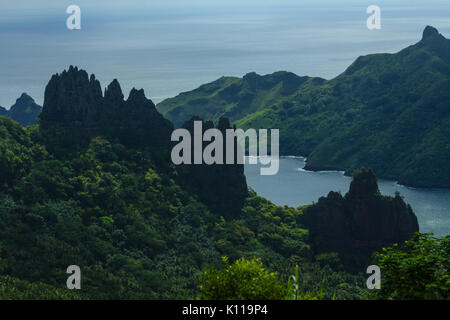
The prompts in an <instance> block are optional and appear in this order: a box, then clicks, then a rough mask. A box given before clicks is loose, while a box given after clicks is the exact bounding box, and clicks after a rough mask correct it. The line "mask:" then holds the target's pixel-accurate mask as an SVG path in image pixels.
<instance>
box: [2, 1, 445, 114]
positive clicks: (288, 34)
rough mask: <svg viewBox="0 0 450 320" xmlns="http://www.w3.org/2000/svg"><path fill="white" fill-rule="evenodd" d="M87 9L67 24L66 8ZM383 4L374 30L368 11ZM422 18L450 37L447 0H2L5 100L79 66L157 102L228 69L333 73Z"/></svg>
mask: <svg viewBox="0 0 450 320" xmlns="http://www.w3.org/2000/svg"><path fill="white" fill-rule="evenodd" d="M72 4H76V5H78V6H79V7H80V8H81V13H82V19H81V26H82V27H81V30H68V29H67V27H66V19H67V17H68V14H67V13H66V8H67V7H68V6H69V5H72ZM372 4H377V5H379V6H380V8H381V17H382V28H381V29H380V30H368V29H367V27H366V19H367V17H368V14H367V13H366V8H367V7H368V6H369V5H372ZM426 25H433V26H435V27H436V28H438V29H439V31H440V32H441V33H442V34H443V35H444V36H446V37H447V38H448V37H449V36H450V1H448V0H445V1H442V0H429V1H415V0H409V1H408V0H389V1H387V0H383V1H364V0H342V1H330V0H315V1H312V0H311V1H294V0H227V1H222V0H220V1H215V0H191V1H187V0H152V1H144V0H140V1H139V0H114V1H106V0H95V1H92V0H71V1H66V0H43V1H42V0H36V1H30V0H26V1H25V0H14V1H5V0H3V1H2V2H1V4H0V105H1V106H3V107H6V108H9V107H10V106H11V105H12V104H13V103H14V101H15V100H16V99H17V98H18V97H19V96H20V95H21V93H22V92H27V93H28V94H30V95H31V96H32V97H33V98H35V100H36V102H37V103H39V104H42V103H43V98H44V90H45V86H46V84H47V82H48V80H49V79H50V77H51V75H52V74H54V73H58V72H62V71H63V70H64V69H67V68H68V67H69V66H70V65H77V66H79V67H80V68H83V69H85V70H86V71H87V72H89V73H94V74H95V75H96V76H97V78H99V79H100V81H101V83H102V86H103V87H106V86H107V85H108V84H109V83H110V82H111V81H112V80H113V79H114V78H117V79H118V80H119V82H120V83H121V85H122V88H123V91H124V94H125V95H127V94H128V92H129V90H130V89H131V88H132V87H137V88H144V90H145V91H146V93H147V96H148V97H150V98H151V99H152V100H154V101H155V102H159V101H161V100H163V99H165V98H168V97H172V96H175V95H177V94H178V93H180V92H183V91H188V90H192V89H195V88H196V87H198V86H199V85H201V84H203V83H206V82H210V81H213V80H215V79H217V78H219V77H221V76H223V75H227V76H243V75H245V74H246V73H248V72H252V71H255V72H257V73H260V74H267V73H272V72H275V71H279V70H286V71H292V72H294V73H297V74H299V75H310V76H320V77H324V78H327V79H330V78H333V77H335V76H337V75H338V74H339V73H341V72H343V71H344V70H345V69H346V68H347V67H348V66H349V65H350V64H351V63H352V61H354V60H355V59H356V58H357V57H358V56H359V55H366V54H371V53H377V52H390V53H393V52H397V51H399V50H401V49H402V48H404V47H406V46H408V45H411V44H413V43H415V42H417V41H419V40H420V37H421V33H422V31H423V29H424V28H425V26H426Z"/></svg>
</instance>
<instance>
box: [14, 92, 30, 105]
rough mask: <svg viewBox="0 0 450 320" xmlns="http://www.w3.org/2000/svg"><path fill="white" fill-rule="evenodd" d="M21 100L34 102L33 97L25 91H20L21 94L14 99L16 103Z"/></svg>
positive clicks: (21, 101)
mask: <svg viewBox="0 0 450 320" xmlns="http://www.w3.org/2000/svg"><path fill="white" fill-rule="evenodd" d="M23 102H27V103H28V102H31V103H34V99H33V98H32V97H30V96H29V95H28V94H27V93H25V92H24V93H22V94H21V96H20V97H19V98H18V99H17V100H16V104H18V103H23Z"/></svg>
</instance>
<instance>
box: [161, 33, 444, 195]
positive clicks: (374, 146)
mask: <svg viewBox="0 0 450 320" xmlns="http://www.w3.org/2000/svg"><path fill="white" fill-rule="evenodd" d="M280 74H284V75H285V77H286V79H297V81H298V82H297V83H296V84H295V85H293V86H292V87H290V88H289V87H288V86H286V85H285V82H289V81H288V80H285V79H281V80H280V79H279V75H280ZM250 75H251V76H250V78H248V77H247V75H246V76H245V77H244V78H242V79H240V78H237V79H236V78H233V79H232V80H227V81H225V80H221V81H220V82H217V81H216V82H213V83H210V84H206V85H203V86H202V87H200V88H198V89H195V90H193V91H191V92H188V93H184V94H183V96H177V97H175V98H171V99H167V100H165V101H163V102H161V103H160V104H158V106H157V108H158V109H159V110H160V111H161V112H162V113H163V114H164V115H165V116H166V117H168V118H169V119H170V120H171V121H173V122H174V123H175V125H176V124H177V123H178V121H179V118H180V117H183V116H187V115H191V114H194V113H196V114H194V115H198V116H200V117H202V118H205V119H211V120H216V119H217V117H218V116H222V115H225V116H227V117H229V118H230V119H231V120H232V121H233V122H234V123H235V124H236V125H237V126H238V127H241V128H244V129H246V128H255V129H258V128H279V129H280V153H281V154H283V155H299V156H306V157H307V158H308V163H307V169H309V170H328V169H340V170H345V171H346V173H347V174H349V175H350V174H351V173H352V172H353V171H354V170H356V169H358V168H359V167H362V166H365V167H371V168H373V169H374V170H375V172H376V174H377V176H378V177H380V178H385V179H392V180H397V181H398V182H399V183H401V184H404V185H408V186H413V187H426V188H430V187H432V188H445V187H447V188H448V187H450V167H449V166H448V164H447V162H446V159H449V158H450V138H449V137H450V129H449V128H450V108H449V107H448V106H449V105H450V93H448V92H450V91H449V90H448V87H449V86H450V40H448V39H446V38H445V37H444V36H442V35H441V34H440V33H439V32H438V30H437V29H436V28H433V27H430V26H428V27H426V28H425V29H424V31H423V34H422V38H421V40H420V41H419V42H417V43H416V44H414V45H411V46H409V47H407V48H405V49H403V50H401V51H399V52H397V53H393V54H371V55H367V56H361V57H359V58H357V59H356V60H355V62H353V63H352V64H351V65H350V66H349V67H348V68H347V69H346V70H345V71H344V72H343V73H342V74H340V75H338V76H337V77H335V78H333V79H331V80H325V79H321V78H311V77H306V78H305V77H299V76H296V75H294V74H292V75H291V74H290V73H283V72H281V73H278V80H279V81H278V82H275V83H274V82H270V81H267V80H268V79H272V80H273V79H275V78H276V76H275V74H272V75H266V76H257V75H256V76H255V74H250ZM255 78H258V79H259V83H258V81H256V80H255ZM221 79H228V78H221ZM298 79H303V80H302V81H300V80H298ZM249 80H251V83H253V84H256V86H255V85H254V86H253V87H252V86H251V83H250V82H249ZM267 82H269V83H271V85H272V86H271V87H270V88H269V89H268V87H267ZM291 83H292V82H291ZM265 84H266V86H264V85H265ZM205 88H209V89H210V91H209V92H206V93H205ZM283 88H285V89H286V88H288V90H284V91H283V90H282V89H283ZM225 93H230V94H229V95H228V96H227V95H226V94H225ZM199 101H200V102H201V103H198V102H199ZM208 108H211V109H210V110H209V109H208ZM211 110H212V111H213V112H211ZM247 111H248V112H249V113H247V114H245V113H246V112H247Z"/></svg>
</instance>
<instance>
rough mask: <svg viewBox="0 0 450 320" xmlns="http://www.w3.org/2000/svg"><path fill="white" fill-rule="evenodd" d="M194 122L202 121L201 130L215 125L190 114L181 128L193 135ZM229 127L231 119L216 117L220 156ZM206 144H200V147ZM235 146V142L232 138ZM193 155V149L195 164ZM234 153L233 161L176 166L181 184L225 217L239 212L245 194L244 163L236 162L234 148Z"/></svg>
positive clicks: (237, 214) (230, 217)
mask: <svg viewBox="0 0 450 320" xmlns="http://www.w3.org/2000/svg"><path fill="white" fill-rule="evenodd" d="M194 121H202V129H203V132H205V131H206V130H208V129H211V128H214V124H213V122H212V121H203V120H202V119H200V118H199V117H193V118H192V119H191V120H189V121H187V122H186V123H185V124H184V125H183V128H185V129H187V130H188V131H189V132H190V133H191V136H192V137H193V132H194ZM230 128H231V126H230V121H229V120H228V119H227V118H224V117H222V118H220V119H219V123H218V125H217V129H219V130H220V131H221V132H222V134H223V137H224V151H223V155H225V154H226V153H225V147H226V146H225V145H226V144H225V130H226V129H230ZM209 143H210V142H206V143H203V149H204V148H205V146H206V145H208V144H209ZM235 146H237V141H235ZM192 148H193V143H192ZM203 149H202V150H203ZM193 154H194V152H193V149H192V152H191V158H192V159H191V163H194V162H193V160H194V159H193ZM234 154H235V162H234V163H235V164H220V165H219V164H212V165H206V164H190V165H189V164H183V165H180V166H178V167H177V169H178V174H179V177H180V180H181V184H182V185H183V186H185V187H186V188H188V189H190V190H191V191H193V192H194V193H196V194H197V195H198V196H199V198H200V200H201V201H202V202H203V203H205V204H206V205H207V206H208V207H209V208H210V210H211V211H212V212H217V213H218V214H220V215H222V216H223V217H225V218H227V219H232V218H236V217H238V216H239V215H240V213H241V209H242V206H243V205H244V201H245V198H246V197H247V196H248V189H247V181H246V178H245V175H244V165H243V164H237V157H236V154H237V153H236V149H235V153H234Z"/></svg>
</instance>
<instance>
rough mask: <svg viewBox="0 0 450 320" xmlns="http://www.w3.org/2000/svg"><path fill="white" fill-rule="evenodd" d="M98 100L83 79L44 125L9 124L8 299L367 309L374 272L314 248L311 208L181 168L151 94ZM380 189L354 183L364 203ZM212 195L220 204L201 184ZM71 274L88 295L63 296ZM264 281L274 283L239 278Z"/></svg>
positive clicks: (217, 169) (64, 89)
mask: <svg viewBox="0 0 450 320" xmlns="http://www.w3.org/2000/svg"><path fill="white" fill-rule="evenodd" d="M99 88H100V85H99V83H98V81H97V80H96V79H95V77H94V76H91V77H89V76H88V74H87V73H86V72H85V71H82V70H78V69H77V68H73V67H71V68H70V69H69V70H68V71H64V72H63V73H61V74H57V75H54V76H53V77H52V80H51V81H50V83H49V85H48V86H47V88H46V92H45V102H44V109H43V112H42V114H41V115H40V118H39V123H38V125H36V126H32V127H26V128H24V127H21V126H19V125H18V124H17V123H15V122H13V121H11V120H9V119H7V118H5V117H1V116H0V298H14V299H27V298H35V299H50V298H52V299H53V298H55V299H72V298H74V299H78V298H80V299H94V298H95V299H155V298H159V299H169V298H172V299H175V298H196V297H200V298H226V297H235V298H245V297H248V298H281V297H286V298H299V297H300V298H301V297H304V298H317V297H318V298H321V299H333V298H334V299H361V298H365V297H367V292H366V290H365V289H363V288H364V284H365V279H364V275H363V273H364V271H365V269H361V270H359V269H358V270H356V271H355V272H353V273H349V272H348V270H346V267H345V266H344V264H343V263H342V261H341V257H340V254H339V253H336V252H329V251H320V250H317V249H316V248H315V247H314V246H315V245H314V241H313V239H312V238H311V237H310V232H309V230H308V226H307V222H306V223H303V222H302V217H303V216H304V214H305V212H306V211H307V210H308V208H307V207H300V208H290V207H287V206H285V207H279V206H276V205H274V204H273V203H271V202H270V201H268V200H266V199H263V198H261V197H259V196H257V195H256V194H255V193H254V192H253V191H251V190H248V189H247V188H246V183H245V177H244V176H243V171H242V167H241V166H240V165H236V167H231V168H230V167H228V168H227V167H226V166H213V167H210V168H204V167H203V166H199V167H198V168H195V169H192V168H186V167H183V166H179V167H176V166H174V165H173V164H172V163H171V161H170V160H169V159H168V156H169V154H170V146H171V143H170V139H169V133H170V131H171V130H172V128H173V127H172V125H171V123H170V122H169V121H167V120H166V119H164V118H163V117H162V116H161V115H160V114H159V113H158V112H157V111H156V108H155V106H154V104H153V103H152V102H151V101H150V100H148V99H146V98H145V95H144V92H143V91H142V90H135V89H133V90H132V91H131V93H130V96H129V98H128V99H127V100H124V96H123V94H122V92H121V89H120V86H119V84H118V82H117V81H113V83H111V84H110V85H109V86H108V89H107V90H106V92H105V95H103V94H102V92H101V90H99ZM108 124H110V125H109V126H108ZM227 126H229V122H228V121H227V120H226V119H222V120H221V121H220V123H219V126H218V127H219V128H222V129H223V128H226V127H227ZM191 170H193V171H191ZM203 170H206V171H203ZM358 177H360V178H358ZM194 178H195V179H196V181H195V182H194V181H192V180H193V179H194ZM242 178H243V179H242ZM373 179H374V177H373V176H371V175H370V174H368V173H367V172H366V171H363V173H362V174H361V175H357V176H355V185H354V187H355V188H356V189H355V190H356V191H355V192H356V193H357V194H359V192H360V191H361V190H373V188H374V181H373ZM214 184H215V187H214V188H216V189H213V192H214V193H215V194H214V195H213V196H214V197H215V198H214V199H215V200H214V201H211V198H210V196H209V195H211V190H208V189H209V188H206V189H205V188H203V187H202V186H203V185H206V186H213V185H214ZM375 185H376V181H375ZM244 187H245V188H244ZM211 188H212V187H211ZM230 189H235V192H234V193H233V192H229V190H230ZM244 189H245V190H244ZM351 191H352V190H351ZM350 193H352V192H350ZM390 201H392V200H390ZM398 201H399V200H398ZM227 203H231V205H230V204H228V205H227ZM236 204H239V210H237V207H236ZM403 206H406V205H405V204H404V203H403ZM388 213H389V212H388ZM379 214H381V215H384V214H386V213H385V212H379ZM361 226H364V224H362V225H361ZM354 227H355V228H356V229H357V228H359V227H360V226H359V225H357V224H356V225H355V226H354ZM387 240H388V241H389V240H392V239H387ZM395 240H398V241H400V240H406V238H403V239H400V238H396V239H395ZM391 244H393V242H389V245H391ZM223 257H227V258H226V259H225V261H226V264H225V266H224V265H223ZM227 261H230V263H229V264H228V262H227ZM69 265H78V266H80V267H81V272H82V290H81V291H79V292H78V291H77V292H68V290H67V289H65V286H66V279H67V277H68V275H67V274H66V269H67V267H68V266H69ZM223 268H225V269H224V270H231V271H233V272H236V276H230V275H227V276H226V277H225V278H224V273H223V271H222V270H223ZM202 270H203V273H202ZM275 272H276V274H274V273H275ZM255 274H256V275H259V276H261V277H263V278H266V279H267V280H268V281H267V282H266V281H264V283H263V284H261V281H259V282H258V281H257V282H256V283H253V281H251V280H249V281H244V278H242V277H241V275H242V276H243V277H244V276H246V275H247V276H248V275H250V276H251V275H255ZM293 274H295V275H296V281H295V282H294V283H295V287H293V282H292V281H291V280H292V277H291V276H292V275H293ZM216 275H217V276H218V277H219V279H217V277H215V276H216ZM214 277H215V278H214ZM236 277H238V278H241V279H242V282H241V283H240V284H239V288H238V289H233V288H235V287H234V286H235V284H236V279H237V278H236ZM250 279H251V277H250ZM216 280H217V281H218V282H217V283H218V284H220V288H217V290H218V291H217V290H216V288H215V281H216ZM288 282H289V285H288ZM230 285H231V287H230ZM266 285H267V286H268V287H266ZM213 287H214V288H213ZM292 288H295V290H296V293H295V294H291V291H292V290H291V289H292ZM254 289H255V290H254ZM272 289H276V290H272ZM266 294H267V295H266Z"/></svg>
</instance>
